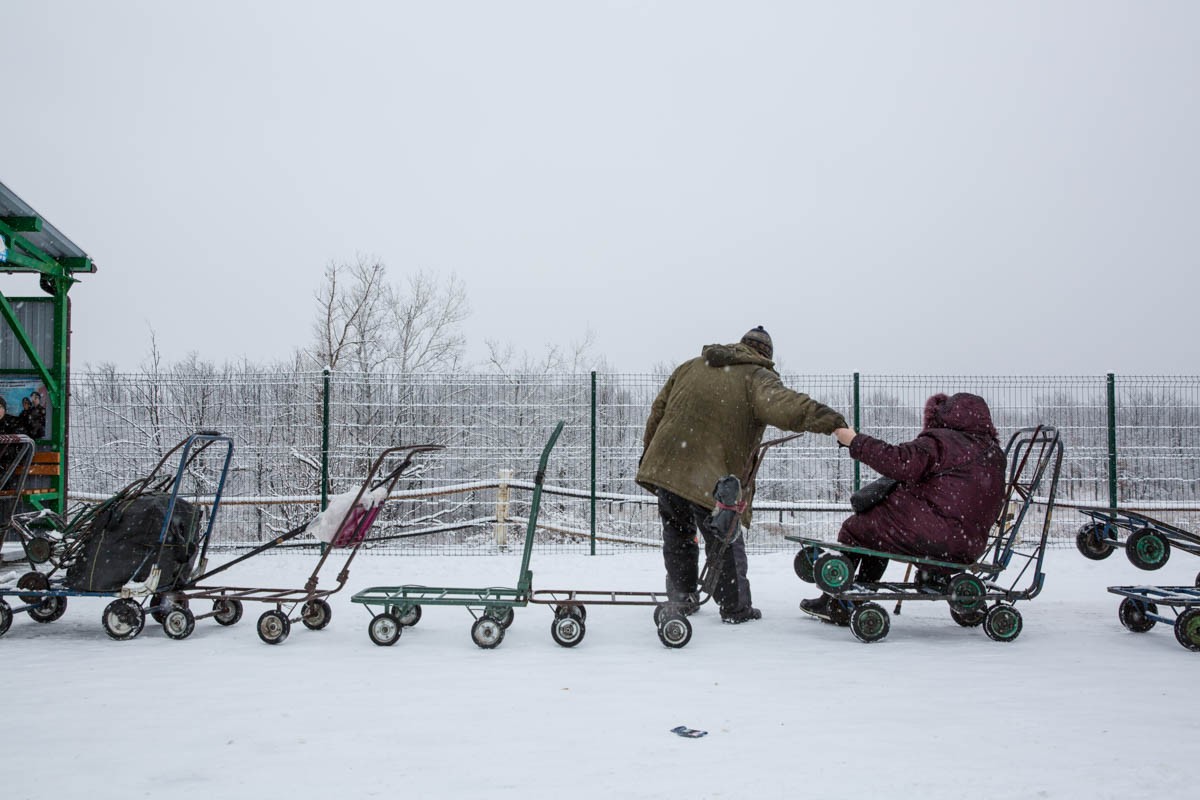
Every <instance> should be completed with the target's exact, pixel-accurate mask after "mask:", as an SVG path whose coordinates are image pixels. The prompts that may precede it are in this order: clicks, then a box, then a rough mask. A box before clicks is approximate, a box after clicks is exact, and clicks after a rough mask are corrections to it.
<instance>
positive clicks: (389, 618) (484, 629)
mask: <svg viewBox="0 0 1200 800" xmlns="http://www.w3.org/2000/svg"><path fill="white" fill-rule="evenodd" d="M563 426H564V423H563V422H559V423H558V424H557V425H556V426H555V428H554V431H553V432H552V433H551V434H550V439H549V440H548V441H547V442H546V446H545V447H544V448H543V450H542V456H541V459H540V460H539V461H538V469H537V475H536V477H535V478H534V489H533V498H532V500H531V501H530V508H529V522H528V525H527V527H526V531H525V546H524V549H523V550H522V552H521V565H520V568H519V571H518V572H517V582H516V583H517V585H516V586H514V587H508V586H488V587H479V588H475V587H451V586H420V585H415V584H405V585H403V586H372V587H370V588H367V589H363V590H361V591H359V592H356V593H355V594H354V596H353V597H351V598H350V599H351V601H352V602H355V603H361V604H362V605H363V606H365V607H366V608H367V610H368V611H370V612H372V614H373V615H372V617H371V621H370V623H369V624H368V626H367V635H368V636H369V637H370V639H371V641H372V642H374V643H375V644H377V645H380V646H384V647H386V646H390V645H393V644H395V643H396V641H397V640H398V639H399V638H400V634H401V632H402V631H403V630H404V628H406V627H411V626H413V625H416V624H417V622H419V621H420V619H421V614H422V607H423V606H461V607H464V608H466V609H467V611H469V612H470V614H471V616H472V617H474V619H475V622H474V623H473V624H472V625H471V640H472V641H473V642H475V644H476V645H478V646H479V647H482V648H484V649H491V648H494V647H496V646H497V645H499V644H500V642H502V641H503V640H504V632H505V630H507V629H508V627H509V626H510V625H512V622H513V618H514V611H513V609H514V608H523V607H524V606H526V605H527V604H528V603H529V596H530V591H531V587H532V585H533V573H532V572H530V571H529V561H530V558H531V556H532V554H533V538H534V532H535V530H536V529H537V518H538V512H539V510H540V507H541V498H542V484H543V483H544V482H545V478H546V463H547V462H548V461H549V458H550V451H551V450H553V449H554V444H555V442H557V441H558V437H559V435H560V434H561V433H562V430H563Z"/></svg>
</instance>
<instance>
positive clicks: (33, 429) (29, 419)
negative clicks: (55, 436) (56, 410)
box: [21, 392, 46, 439]
mask: <svg viewBox="0 0 1200 800" xmlns="http://www.w3.org/2000/svg"><path fill="white" fill-rule="evenodd" d="M21 407H22V410H21V418H22V419H23V420H24V422H25V435H26V436H28V437H29V438H30V439H41V438H44V437H45V435H46V407H45V406H43V405H42V396H41V395H40V394H38V393H37V392H31V393H30V395H29V397H26V398H23V399H22V400H21Z"/></svg>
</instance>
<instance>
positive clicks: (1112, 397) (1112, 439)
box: [1108, 372, 1119, 508]
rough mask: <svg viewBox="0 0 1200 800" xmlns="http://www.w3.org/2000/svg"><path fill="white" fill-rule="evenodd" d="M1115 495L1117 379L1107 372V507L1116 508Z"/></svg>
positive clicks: (1116, 498) (1116, 499)
mask: <svg viewBox="0 0 1200 800" xmlns="http://www.w3.org/2000/svg"><path fill="white" fill-rule="evenodd" d="M1118 500H1119V498H1118V497H1117V381H1116V376H1115V375H1114V374H1113V373H1111V372H1110V373H1108V507H1109V508H1116V507H1117V502H1118Z"/></svg>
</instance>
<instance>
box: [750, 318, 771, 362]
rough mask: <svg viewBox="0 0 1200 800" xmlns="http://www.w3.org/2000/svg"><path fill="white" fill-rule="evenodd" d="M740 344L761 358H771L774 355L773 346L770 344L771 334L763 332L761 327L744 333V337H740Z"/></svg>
mask: <svg viewBox="0 0 1200 800" xmlns="http://www.w3.org/2000/svg"><path fill="white" fill-rule="evenodd" d="M742 344H744V345H746V346H747V347H749V348H750V349H752V350H754V351H755V352H756V353H758V354H759V355H761V356H762V357H763V358H772V357H773V355H774V353H775V345H774V344H772V343H771V334H769V333H767V332H766V331H765V330H763V326H762V325H759V326H758V327H757V328H752V329H751V330H748V331H746V335H745V336H743V337H742Z"/></svg>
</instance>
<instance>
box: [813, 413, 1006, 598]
mask: <svg viewBox="0 0 1200 800" xmlns="http://www.w3.org/2000/svg"><path fill="white" fill-rule="evenodd" d="M834 435H835V436H836V437H837V439H838V442H840V443H841V444H844V445H846V446H847V447H849V448H850V456H851V457H852V458H854V459H855V460H856V461H861V462H862V463H864V464H866V465H867V466H869V467H871V468H872V469H874V470H875V471H876V472H878V473H879V474H880V475H883V476H885V477H888V478H893V479H895V480H896V481H898V482H899V483H898V485H897V486H896V488H895V489H894V490H893V491H892V493H891V494H889V495H888V496H887V498H885V499H884V500H883V502H881V503H880V504H879V505H877V506H875V507H874V508H872V509H870V510H868V511H866V512H865V513H862V514H855V515H853V516H851V517H850V518H848V519H847V520H846V521H845V522H843V523H842V527H841V530H840V531H839V532H838V537H837V540H838V541H839V542H840V543H842V544H846V545H852V546H855V547H863V548H866V549H869V550H879V551H882V552H885V553H895V554H897V555H906V556H917V557H922V558H930V559H935V560H938V561H949V562H952V563H955V564H970V563H972V562H974V561H975V560H977V559H978V558H979V557H980V556H981V555H982V554H983V553H984V551H985V550H986V549H987V540H988V531H989V530H990V529H991V527H992V525H993V523H995V522H996V519H997V517H999V515H1000V509H1001V507H1002V505H1003V503H1004V468H1005V457H1004V451H1003V450H1002V449H1001V448H1000V441H999V437H998V436H997V434H996V428H995V427H994V426H993V425H992V414H991V411H990V409H988V405H987V402H986V401H985V400H984V399H983V398H982V397H979V396H978V395H974V394H967V393H965V392H960V393H959V394H954V395H949V396H947V395H945V394H935V395H933V396H932V397H930V398H929V399H928V400H927V401H926V403H925V416H924V429H923V430H922V431H921V433H920V434H919V435H918V436H917V438H916V439H913V440H912V441H911V442H905V443H904V444H896V445H893V444H888V443H887V442H884V441H882V440H880V439H876V438H874V437H871V436H867V435H866V434H861V433H855V431H854V430H853V429H851V428H840V429H838V430H836V431H834ZM846 555H847V556H848V557H850V558H851V560H853V561H857V562H858V567H857V580H858V581H859V582H868V583H870V582H875V581H879V580H880V579H881V578H882V577H883V573H884V571H885V570H886V569H887V563H888V562H887V559H885V558H879V557H876V556H866V555H859V554H855V553H847V554H846ZM919 575H920V577H921V580H923V581H926V582H927V583H928V585H930V586H931V588H937V587H939V586H942V587H944V585H945V583H946V581H947V580H948V579H949V577H950V572H949V571H947V570H943V569H938V568H933V567H923V568H922V569H921V570H920V571H919ZM831 600H832V598H831V597H830V596H829V595H828V594H822V595H821V596H820V597H817V598H813V599H809V600H804V601H802V602H801V603H800V609H801V610H802V611H804V612H805V613H808V614H811V615H812V616H814V617H818V618H820V619H823V620H825V621H826V622H832V621H834V620H833V617H831V612H830V604H831ZM842 616H843V615H839V616H838V617H837V619H838V621H839V622H841V621H842Z"/></svg>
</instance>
